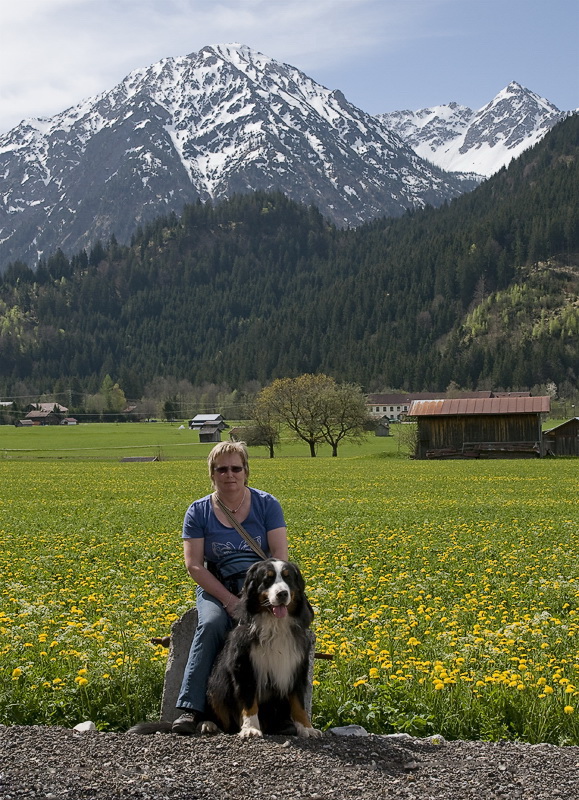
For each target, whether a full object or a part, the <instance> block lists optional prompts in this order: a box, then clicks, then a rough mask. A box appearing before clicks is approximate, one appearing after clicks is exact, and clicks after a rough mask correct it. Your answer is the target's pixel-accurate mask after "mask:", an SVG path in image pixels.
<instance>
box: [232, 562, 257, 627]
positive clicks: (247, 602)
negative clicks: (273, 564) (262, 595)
mask: <svg viewBox="0 0 579 800" xmlns="http://www.w3.org/2000/svg"><path fill="white" fill-rule="evenodd" d="M260 582H261V562H259V561H257V562H256V563H255V564H252V565H251V567H250V568H249V569H248V570H247V574H246V576H245V581H244V583H243V588H242V590H241V596H240V597H241V602H240V603H239V605H238V606H237V608H236V609H235V618H236V619H237V620H238V622H250V621H251V617H252V615H253V614H254V613H255V612H256V611H257V607H258V605H259V599H258V593H259V584H260Z"/></svg>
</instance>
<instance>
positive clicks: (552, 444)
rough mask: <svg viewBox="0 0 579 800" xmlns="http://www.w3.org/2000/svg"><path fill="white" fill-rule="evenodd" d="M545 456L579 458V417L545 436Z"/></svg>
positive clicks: (552, 429)
mask: <svg viewBox="0 0 579 800" xmlns="http://www.w3.org/2000/svg"><path fill="white" fill-rule="evenodd" d="M543 443H544V451H545V455H552V456H579V417H573V418H572V419H568V420H567V421H566V422H562V423H561V425H557V427H556V428H551V430H550V431H545V433H544V434H543Z"/></svg>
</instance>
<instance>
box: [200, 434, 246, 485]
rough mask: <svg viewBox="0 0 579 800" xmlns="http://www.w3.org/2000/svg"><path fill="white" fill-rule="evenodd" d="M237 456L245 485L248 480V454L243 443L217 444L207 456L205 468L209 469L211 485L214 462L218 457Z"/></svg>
mask: <svg viewBox="0 0 579 800" xmlns="http://www.w3.org/2000/svg"><path fill="white" fill-rule="evenodd" d="M231 455H238V456H239V457H240V458H241V463H242V464H243V469H244V470H245V485H246V486H247V480H248V478H249V453H248V452H247V445H246V444H245V442H219V444H216V445H215V447H214V448H212V450H211V452H210V453H209V455H208V456H207V466H208V467H209V477H210V478H211V483H213V473H214V471H215V462H216V461H217V459H218V458H219V456H231Z"/></svg>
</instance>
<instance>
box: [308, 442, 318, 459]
mask: <svg viewBox="0 0 579 800" xmlns="http://www.w3.org/2000/svg"><path fill="white" fill-rule="evenodd" d="M309 445H310V455H311V457H312V458H315V457H316V443H315V442H312V441H310V443H309Z"/></svg>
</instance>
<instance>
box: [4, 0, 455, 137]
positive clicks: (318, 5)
mask: <svg viewBox="0 0 579 800" xmlns="http://www.w3.org/2000/svg"><path fill="white" fill-rule="evenodd" d="M455 1H456V0H413V2H408V0H20V2H16V3H3V4H2V8H1V9H0V30H1V31H2V42H1V45H0V76H2V77H0V131H5V130H7V129H8V128H9V127H12V126H13V125H15V124H17V123H18V122H19V121H20V120H21V119H22V118H23V117H27V116H47V115H52V114H55V113H57V112H58V111H60V110H63V109H64V108H67V107H68V106H70V105H73V104H76V103H77V102H80V101H81V100H82V99H84V98H86V97H89V96H92V95H93V94H97V93H98V92H101V91H105V90H106V89H109V88H111V87H112V86H113V85H114V84H116V83H117V82H119V81H120V80H122V78H124V77H125V75H127V74H128V73H129V72H130V71H131V70H133V69H135V68H137V67H142V66H147V65H149V64H151V63H153V62H154V61H158V60H159V59H161V58H164V57H167V56H177V55H185V54H187V53H190V52H193V51H196V50H198V49H200V48H201V47H203V46H204V45H207V44H217V43H225V42H241V43H243V44H247V45H249V46H250V47H253V48H255V49H258V50H261V51H262V52H264V53H266V54H267V55H270V56H272V57H273V58H276V59H277V60H280V61H286V62H288V63H291V64H292V65H293V66H297V67H298V68H300V69H302V70H303V71H304V72H308V71H315V70H317V69H321V68H328V67H330V66H332V65H336V64H339V63H340V62H341V63H347V62H352V61H353V60H355V59H356V57H357V56H359V55H360V54H361V53H365V54H367V53H368V52H369V51H372V50H376V49H377V48H388V47H394V46H396V42H397V41H399V40H400V39H401V38H402V39H404V38H406V37H408V36H410V35H416V33H417V32H418V29H419V27H420V26H419V25H417V22H418V21H419V19H420V17H421V14H424V13H425V12H426V10H427V8H428V10H429V11H430V12H432V11H433V9H434V8H435V7H436V6H438V5H440V3H448V2H455ZM413 29H414V32H413Z"/></svg>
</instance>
